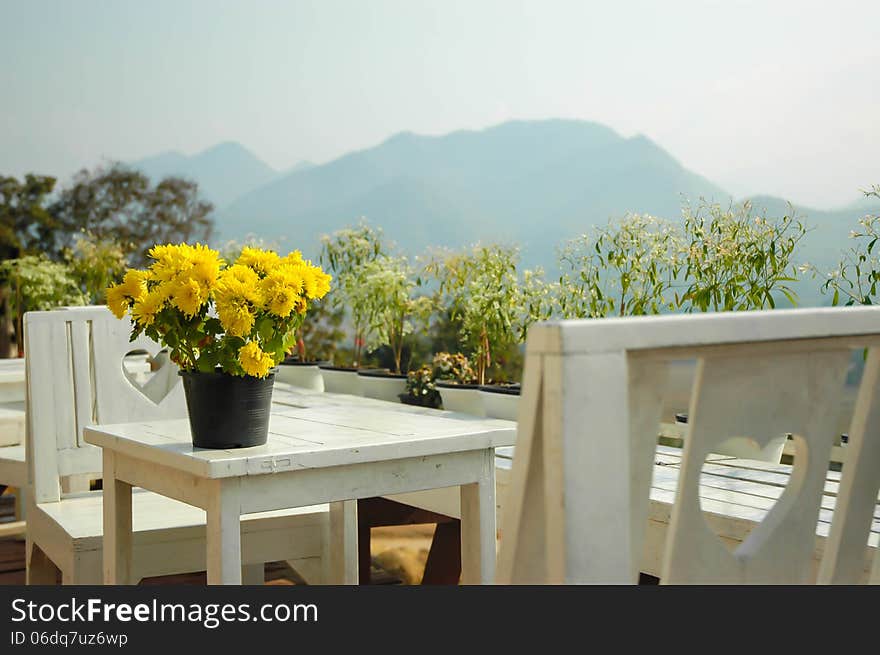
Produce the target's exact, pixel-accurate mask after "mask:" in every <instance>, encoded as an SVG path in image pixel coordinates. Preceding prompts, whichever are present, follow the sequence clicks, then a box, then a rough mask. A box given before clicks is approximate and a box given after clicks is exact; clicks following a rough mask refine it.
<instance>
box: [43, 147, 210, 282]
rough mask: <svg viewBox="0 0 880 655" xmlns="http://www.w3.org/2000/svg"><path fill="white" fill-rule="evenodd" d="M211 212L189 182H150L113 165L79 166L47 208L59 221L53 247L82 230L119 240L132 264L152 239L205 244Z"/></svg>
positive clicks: (66, 242)
mask: <svg viewBox="0 0 880 655" xmlns="http://www.w3.org/2000/svg"><path fill="white" fill-rule="evenodd" d="M212 210H213V206H212V205H211V204H210V203H208V202H205V201H203V200H200V199H199V196H198V185H197V184H196V183H195V182H192V181H190V180H185V179H182V178H178V177H166V178H165V179H163V180H162V181H160V182H159V183H158V184H156V185H155V186H153V185H152V184H151V183H150V180H149V178H148V177H147V176H146V175H144V174H143V173H141V172H139V171H136V170H132V169H130V168H127V167H125V166H124V165H122V164H118V163H116V164H113V165H111V166H109V167H106V168H97V169H95V170H94V171H88V170H85V169H83V170H82V171H80V172H79V173H77V175H76V176H75V177H74V180H73V183H72V185H71V186H69V187H68V188H66V189H64V190H63V191H62V192H61V195H60V196H59V198H58V200H57V201H56V202H55V203H53V205H52V206H51V207H50V208H49V211H50V213H51V214H52V215H53V216H54V217H55V219H56V220H57V222H58V224H59V227H58V230H57V231H56V235H57V237H58V239H59V240H60V244H59V246H60V247H59V250H60V249H61V248H63V247H70V246H71V245H72V241H73V240H75V239H76V238H77V237H78V235H79V234H81V233H82V232H87V233H89V234H92V235H94V237H95V238H96V239H98V240H109V241H114V242H116V243H118V244H120V245H121V247H122V248H123V250H124V252H125V254H126V255H127V256H128V257H129V258H130V259H131V261H132V264H134V265H144V264H145V263H146V261H147V250H149V249H150V248H151V247H152V246H153V245H155V244H157V243H180V242H188V243H193V242H196V241H200V242H206V241H207V240H208V239H209V238H210V236H211V232H212V230H213V220H212V219H211V217H210V214H211V211H212Z"/></svg>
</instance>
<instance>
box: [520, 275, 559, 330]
mask: <svg viewBox="0 0 880 655" xmlns="http://www.w3.org/2000/svg"><path fill="white" fill-rule="evenodd" d="M519 295H520V300H519V302H518V303H517V305H518V307H519V316H518V321H517V333H518V340H519V342H520V343H525V341H526V336H527V335H528V331H529V328H530V327H531V326H532V325H533V324H534V323H537V322H539V321H547V320H550V319H551V318H553V317H554V316H556V315H558V314H559V313H560V309H559V298H560V285H559V283H558V282H548V281H547V280H546V279H545V277H544V270H543V269H541V268H539V269H536V270H527V271H525V272H524V273H523V281H522V285H521V286H520V289H519Z"/></svg>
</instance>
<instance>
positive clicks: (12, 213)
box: [0, 173, 57, 260]
mask: <svg viewBox="0 0 880 655" xmlns="http://www.w3.org/2000/svg"><path fill="white" fill-rule="evenodd" d="M54 188H55V178H54V177H49V176H47V175H34V174H31V173H29V174H28V175H26V176H25V177H24V180H22V181H19V180H17V179H16V178H14V177H4V176H2V175H0V260H5V259H13V258H16V257H20V256H22V255H26V254H34V253H37V252H41V251H43V252H49V251H51V246H52V242H53V235H54V233H55V230H56V228H57V221H56V220H55V218H54V217H53V216H52V214H50V213H49V211H48V210H47V208H46V201H47V198H48V196H49V194H50V193H52V190H53V189H54Z"/></svg>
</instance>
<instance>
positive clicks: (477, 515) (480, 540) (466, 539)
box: [461, 448, 495, 584]
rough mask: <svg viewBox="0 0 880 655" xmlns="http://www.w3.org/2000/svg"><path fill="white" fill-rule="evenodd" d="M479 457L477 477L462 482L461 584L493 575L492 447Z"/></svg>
mask: <svg viewBox="0 0 880 655" xmlns="http://www.w3.org/2000/svg"><path fill="white" fill-rule="evenodd" d="M482 458H483V462H482V470H481V473H480V479H479V481H477V482H474V483H471V484H463V485H461V571H462V584H492V581H493V579H494V577H495V450H494V449H493V448H490V449H487V450H485V451H483V453H482Z"/></svg>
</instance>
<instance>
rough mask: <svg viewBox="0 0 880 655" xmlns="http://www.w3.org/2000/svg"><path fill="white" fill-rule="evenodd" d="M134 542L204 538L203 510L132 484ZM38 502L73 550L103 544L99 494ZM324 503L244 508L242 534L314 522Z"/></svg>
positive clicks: (319, 519) (326, 509)
mask: <svg viewBox="0 0 880 655" xmlns="http://www.w3.org/2000/svg"><path fill="white" fill-rule="evenodd" d="M131 505H132V510H131V512H132V528H133V532H134V539H135V545H137V544H138V543H145V542H158V541H167V540H170V539H174V540H177V539H181V538H185V535H183V534H182V533H184V532H187V531H191V532H192V533H193V535H192V536H193V537H194V538H200V539H204V532H205V523H206V516H205V511H204V510H203V509H200V508H198V507H193V506H192V505H187V504H186V503H182V502H179V501H177V500H173V499H171V498H166V497H165V496H161V495H159V494H156V493H153V492H151V491H147V490H145V489H134V490H133V491H132V498H131ZM37 508H38V509H39V510H40V511H41V512H42V513H43V514H45V515H46V516H47V517H48V518H50V519H51V520H52V521H53V522H54V523H55V524H56V525H57V526H58V528H60V529H61V530H62V531H63V532H65V533H66V534H67V535H69V538H70V539H71V540H73V541H74V542H75V548H76V550H80V551H82V550H92V549H100V548H101V547H102V545H103V524H104V516H103V494H102V493H100V492H89V493H85V494H81V495H78V496H72V497H66V498H64V499H62V500H61V502H58V503H41V504H39V505H37ZM328 512H329V506H328V505H326V504H324V505H312V506H309V507H299V508H296V509H289V510H278V511H272V512H259V513H256V514H245V515H243V516H242V517H241V531H242V539H243V541H244V540H246V536H247V535H248V534H249V533H254V532H265V531H270V530H285V529H288V528H291V527H298V528H303V527H310V526H319V525H321V524H322V523H323V522H324V521H326V517H327V516H328Z"/></svg>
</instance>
